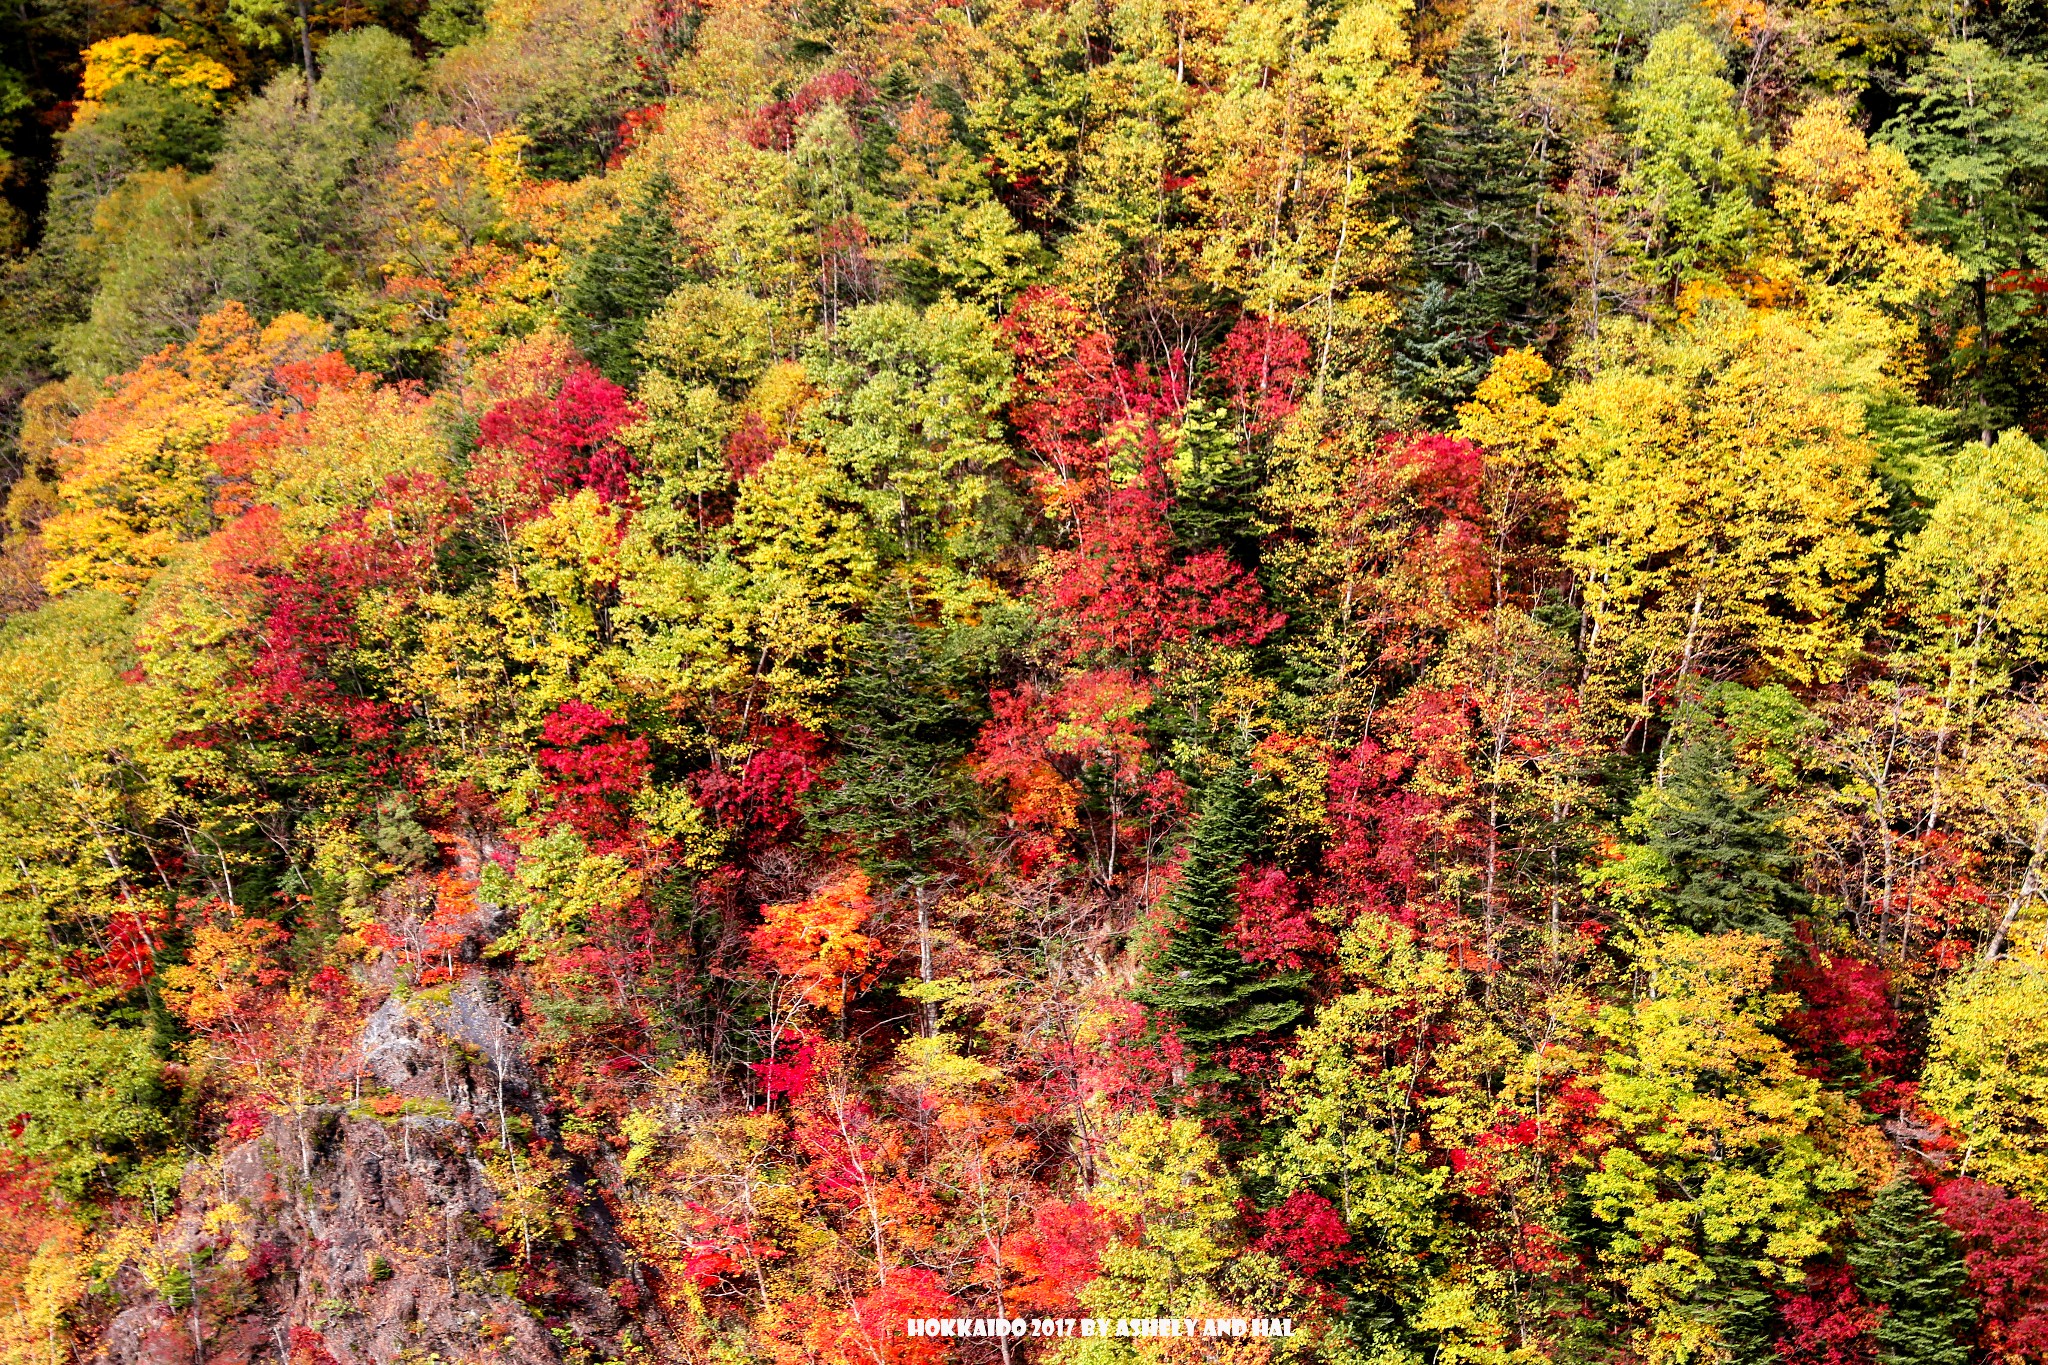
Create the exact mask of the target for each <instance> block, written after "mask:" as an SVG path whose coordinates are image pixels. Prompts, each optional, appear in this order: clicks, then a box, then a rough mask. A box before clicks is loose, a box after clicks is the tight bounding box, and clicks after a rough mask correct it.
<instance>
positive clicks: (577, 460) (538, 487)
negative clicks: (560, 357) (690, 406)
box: [479, 365, 639, 502]
mask: <svg viewBox="0 0 2048 1365" xmlns="http://www.w3.org/2000/svg"><path fill="white" fill-rule="evenodd" d="M638 417H639V412H638V410H637V409H635V408H634V406H633V403H632V400H631V398H630V397H629V396H628V395H627V393H626V391H625V390H624V389H622V388H620V387H619V386H618V385H617V384H614V383H612V382H611V380H609V379H606V378H605V377H604V376H603V375H601V374H599V373H598V372H597V371H596V370H594V369H592V368H590V367H589V366H588V365H579V366H577V367H576V368H575V369H573V370H571V371H570V372H569V377H568V378H567V379H565V380H563V381H562V387H561V389H560V391H559V392H557V393H556V394H555V396H554V397H553V398H540V397H536V396H524V397H518V398H507V399H505V400H504V401H502V402H500V403H498V404H497V405H496V406H494V407H492V408H491V409H490V411H488V412H486V413H485V414H484V416H483V421H482V422H481V423H480V424H479V434H480V435H481V436H482V438H483V442H484V444H485V445H488V446H496V447H499V448H501V449H505V450H512V451H517V452H518V453H519V454H520V455H521V456H523V457H524V458H525V461H526V472H527V476H528V480H529V482H530V483H531V484H532V485H533V491H535V492H537V493H539V494H540V495H541V496H542V497H544V498H546V497H553V496H555V495H556V494H559V493H565V492H574V491H575V490H576V489H579V488H588V489H591V490H593V491H594V492H595V493H596V494H597V495H598V496H599V497H601V498H603V499H604V500H605V501H606V502H625V501H627V499H628V498H629V497H630V496H631V492H632V490H631V486H630V483H629V480H630V479H631V477H632V474H633V472H634V470H635V469H637V468H638V465H637V464H636V463H635V462H634V459H633V456H632V454H631V453H630V452H629V451H628V450H627V449H626V448H625V447H624V446H623V445H620V444H619V441H618V432H619V429H620V428H621V427H624V426H627V425H629V424H631V423H632V422H633V421H635V420H636V419H637V418H638Z"/></svg>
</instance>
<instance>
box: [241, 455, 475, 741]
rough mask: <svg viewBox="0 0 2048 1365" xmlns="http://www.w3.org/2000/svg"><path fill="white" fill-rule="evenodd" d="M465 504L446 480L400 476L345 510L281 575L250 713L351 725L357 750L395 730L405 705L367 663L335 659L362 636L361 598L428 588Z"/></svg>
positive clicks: (255, 667)
mask: <svg viewBox="0 0 2048 1365" xmlns="http://www.w3.org/2000/svg"><path fill="white" fill-rule="evenodd" d="M461 510H463V505H462V503H461V500H460V499H458V498H455V497H453V496H451V494H450V492H449V490H448V488H447V487H446V486H445V485H444V484H442V483H441V482H440V481H439V480H438V479H433V478H430V477H427V476H423V475H410V476H408V475H395V476H393V477H392V478H391V479H390V480H389V481H388V482H387V483H386V485H385V488H384V490H383V492H382V493H381V494H380V495H379V496H378V498H377V499H376V500H375V501H374V502H372V504H371V505H370V506H369V507H367V508H356V509H354V510H353V511H351V512H349V513H348V514H347V515H345V516H343V517H342V518H341V519H340V520H339V521H337V522H336V524H335V525H334V526H332V527H331V528H329V530H328V531H327V533H326V534H325V535H323V536H322V537H321V538H320V539H319V540H316V541H314V542H313V543H312V544H311V545H308V546H307V547H305V549H303V550H301V551H300V552H299V554H298V556H297V558H296V560H295V562H294V563H293V564H292V566H291V568H290V569H289V570H287V571H282V572H276V573H274V574H273V575H272V576H271V577H270V579H269V581H268V583H267V585H266V586H267V589H268V596H269V610H268V614H267V617H266V619H265V620H264V623H263V627H262V632H261V634H260V636H259V637H258V639H257V645H256V653H255V657H254V659H253V660H252V661H251V663H250V667H249V674H250V681H251V683H252V684H253V686H252V688H251V695H250V696H249V697H248V701H249V703H250V706H251V715H252V718H253V719H255V720H258V721H259V722H266V723H268V724H272V725H276V724H279V723H281V722H283V721H285V720H288V719H290V718H292V717H308V718H325V719H327V720H330V721H334V722H338V723H340V724H341V725H343V726H344V727H345V728H346V729H347V730H348V731H349V733H350V736H351V738H352V739H353V740H354V742H355V746H356V747H357V749H358V750H364V749H375V748H378V747H380V746H382V745H384V744H386V743H387V742H388V741H389V740H390V739H391V738H392V737H394V736H395V735H396V734H397V733H398V731H399V728H400V725H401V723H402V720H403V715H402V712H401V711H400V710H399V709H398V708H397V707H394V706H393V705H391V703H389V702H388V701H385V700H384V699H383V698H382V697H381V696H379V695H377V688H376V686H375V682H374V679H373V678H371V677H369V676H367V675H366V674H365V672H364V671H363V670H361V669H359V668H355V667H350V668H346V669H337V668H336V667H334V665H335V664H336V663H337V662H338V661H339V660H341V659H343V658H344V657H345V656H347V655H349V654H350V653H351V652H352V651H354V650H356V649H357V648H359V647H360V646H361V644H362V636H361V632H360V629H359V627H358V625H357V622H356V616H355V612H356V605H357V603H358V602H360V601H361V600H363V599H364V598H365V597H369V596H371V595H373V594H379V593H380V594H383V595H385V596H386V597H388V598H395V599H396V600H397V601H398V602H400V603H403V602H404V601H406V600H409V599H410V598H411V597H412V596H413V595H415V594H417V593H419V592H420V591H422V590H424V588H425V587H426V586H427V584H428V582H429V581H430V578H431V575H432V572H433V565H434V552H435V549H436V547H437V546H438V544H439V543H440V540H441V537H442V536H443V535H444V534H445V533H446V531H447V529H448V527H449V526H450V525H451V524H452V523H453V520H454V518H455V516H456V514H457V513H458V512H460V511H461ZM245 520H246V519H245Z"/></svg>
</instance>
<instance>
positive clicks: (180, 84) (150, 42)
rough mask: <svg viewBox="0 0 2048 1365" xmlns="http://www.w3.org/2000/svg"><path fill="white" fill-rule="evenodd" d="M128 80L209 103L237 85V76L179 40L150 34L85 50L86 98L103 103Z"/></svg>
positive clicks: (107, 40)
mask: <svg viewBox="0 0 2048 1365" xmlns="http://www.w3.org/2000/svg"><path fill="white" fill-rule="evenodd" d="M129 81H135V82H138V83H140V84H143V85H161V86H164V87H166V88H168V89H172V90H185V91H189V92H191V93H192V94H194V95H196V96H198V97H200V98H201V99H203V100H205V101H206V102H207V103H209V104H210V103H213V102H214V101H215V99H216V97H217V96H218V95H219V93H220V92H221V91H223V90H225V89H227V88H228V87H229V86H231V85H233V84H234V83H235V75H234V73H233V72H232V71H230V70H228V69H227V68H226V67H224V66H222V65H221V64H220V63H219V62H217V61H215V60H214V59H213V58H211V57H207V56H203V55H201V54H200V53H197V52H194V51H192V50H191V49H190V48H188V47H186V46H185V45H184V44H183V43H181V42H179V41H178V40H177V39H176V38H158V37H156V36H154V35H153V34H148V33H130V34H126V35H124V36H122V37H119V38H103V39H101V40H100V41H99V42H97V43H94V44H93V45H92V46H91V47H89V48H87V49H86V50H85V77H84V83H85V97H86V99H88V100H95V101H97V100H103V99H105V98H106V97H107V93H108V92H109V91H111V90H113V89H114V87H116V86H118V85H123V84H126V83H127V82H129Z"/></svg>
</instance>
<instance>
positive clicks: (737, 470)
mask: <svg viewBox="0 0 2048 1365" xmlns="http://www.w3.org/2000/svg"><path fill="white" fill-rule="evenodd" d="M778 449H780V445H779V444H778V443H777V441H776V440H775V436H774V434H773V433H772V432H770V431H769V430H768V420H767V419H766V418H765V417H763V416H761V414H760V413H758V412H749V413H747V414H745V415H744V416H742V417H741V418H740V420H739V424H738V425H737V426H735V427H734V428H733V429H732V435H730V436H728V437H726V438H725V464H726V468H728V469H730V470H731V471H732V476H733V478H735V479H749V478H752V477H753V476H754V474H755V472H756V471H758V470H759V469H760V468H761V466H762V465H764V464H767V463H768V457H769V456H771V455H773V454H774V453H775V452H776V451H777V450H778Z"/></svg>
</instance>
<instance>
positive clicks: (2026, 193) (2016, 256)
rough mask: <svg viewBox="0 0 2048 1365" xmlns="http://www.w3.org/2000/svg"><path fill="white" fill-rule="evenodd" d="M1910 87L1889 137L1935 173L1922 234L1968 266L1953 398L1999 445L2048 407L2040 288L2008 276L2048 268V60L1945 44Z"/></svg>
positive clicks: (1979, 45)
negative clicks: (2003, 433)
mask: <svg viewBox="0 0 2048 1365" xmlns="http://www.w3.org/2000/svg"><path fill="white" fill-rule="evenodd" d="M1900 95H1901V108H1900V111H1899V113H1898V115H1897V116H1896V117H1894V118H1893V119H1892V120H1891V121H1890V122H1888V123H1887V124H1885V126H1884V131H1883V134H1882V136H1883V139H1884V140H1885V141H1886V142H1889V143H1891V144H1892V145H1893V146H1895V147H1897V148H1898V149H1899V150H1901V151H1903V152H1904V153H1905V154H1906V159H1907V160H1908V161H1909V162H1911V163H1912V165H1913V169H1914V170H1916V171H1918V172H1919V173H1920V174H1921V176H1923V177H1924V178H1925V179H1926V181H1927V187H1928V193H1927V195H1926V197H1925V198H1924V199H1922V200H1921V201H1920V209H1919V227H1920V229H1921V231H1922V232H1924V233H1926V234H1927V235H1929V236H1931V237H1932V238H1934V239H1935V240H1936V241H1938V242H1940V243H1941V244H1942V245H1943V246H1945V247H1946V248H1947V249H1948V251H1949V254H1950V255H1952V256H1954V257H1955V258H1956V259H1957V261H1958V262H1960V263H1961V266H1962V274H1963V287H1962V292H1961V295H1960V296H1959V297H1957V298H1955V299H1953V300H1952V301H1951V305H1950V317H1951V326H1952V327H1953V328H1954V329H1955V341H1954V343H1953V344H1954V351H1953V354H1952V355H1951V357H1950V358H1949V369H1950V379H1951V383H1952V385H1953V387H1954V388H1955V390H1956V394H1955V398H1954V399H1952V400H1951V402H1952V404H1953V405H1955V406H1959V407H1962V408H1963V409H1964V416H1965V419H1966V420H1967V421H1969V423H1970V424H1971V425H1972V426H1974V427H1976V428H1978V429H1979V431H1980V433H1981V434H1982V436H1983V439H1984V440H1985V442H1986V443H1987V444H1988V443H1989V442H1990V440H1991V433H1992V432H1994V431H1996V430H1998V429H1999V428H2001V427H2005V426H2009V425H2013V424H2014V423H2015V422H2017V421H2018V420H2020V419H2021V418H2023V417H2026V416H2028V415H2030V414H2032V413H2035V412H2038V411H2039V410H2040V407H2041V399H2040V393H2041V381H2042V379H2043V377H2044V371H2043V368H2042V359H2041V354H2040V342H2041V340H2042V339H2043V336H2044V332H2048V328H2044V324H2043V322H2042V319H2041V316H2040V309H2039V308H2038V307H2036V306H2035V302H2034V299H2035V295H2033V294H2032V293H2031V292H2029V291H2027V290H2024V289H2021V290H2001V289H1998V288H1997V287H1996V282H1997V281H1998V280H1999V279H2000V277H2002V276H2006V275H2008V274H2009V273H2011V272H2019V273H2020V274H2021V275H2022V276H2038V275H2040V274H2041V273H2042V272H2043V271H2044V270H2048V63H2044V62H2042V61H2039V60H2037V59H2035V58H2032V57H2022V56H2007V55H2005V54H2002V53H2000V52H1998V51H1996V50H1994V49H1993V48H1991V47H1990V46H1989V45H1987V44H1985V43H1983V42H1980V41H1975V40H1971V41H1963V42H1951V43H1945V44H1943V45H1942V46H1941V47H1939V48H1937V49H1936V51H1935V53H1934V56H1933V57H1932V59H1930V60H1929V61H1928V62H1927V64H1926V65H1925V66H1923V67H1922V68H1921V69H1920V70H1919V71H1918V72H1917V73H1916V74H1915V75H1914V76H1913V77H1912V79H1910V80H1908V81H1907V82H1906V83H1905V84H1904V86H1903V87H1902V89H1901V91H1900Z"/></svg>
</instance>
